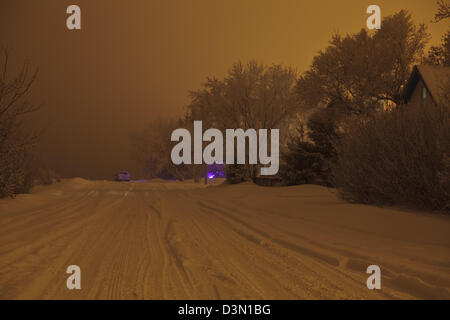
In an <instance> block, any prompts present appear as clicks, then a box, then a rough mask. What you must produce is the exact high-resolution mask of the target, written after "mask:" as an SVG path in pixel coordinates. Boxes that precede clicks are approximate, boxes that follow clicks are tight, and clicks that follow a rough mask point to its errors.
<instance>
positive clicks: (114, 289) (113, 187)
mask: <svg viewBox="0 0 450 320" xmlns="http://www.w3.org/2000/svg"><path fill="white" fill-rule="evenodd" d="M373 264H374V265H378V266H380V268H381V286H382V288H381V290H368V289H367V287H366V280H367V277H368V276H369V275H368V274H366V268H367V267H368V266H369V265H373ZM69 265H78V266H79V267H80V268H81V286H82V288H81V290H68V289H67V287H66V280H67V277H68V276H69V275H68V274H67V273H66V268H67V267H68V266H69ZM0 298H3V299H14V298H26V299H142V298H144V299H316V298H318V299H325V298H331V299H347V298H351V299H360V298H361V299H390V298H446V299H450V218H449V217H445V216H440V215H438V214H427V213H416V212H409V211H401V210H394V209H389V208H377V207H372V206H362V205H355V204H349V203H346V202H344V201H342V200H340V199H338V197H337V196H336V194H335V192H334V191H333V190H329V189H326V188H322V187H318V186H311V185H306V186H297V187H280V188H279V187H277V188H268V187H266V188H265V187H259V186H256V185H253V184H250V183H248V184H242V185H233V186H227V185H219V186H213V187H207V188H205V187H204V186H203V185H202V184H194V183H190V182H185V183H179V182H172V183H165V182H158V181H155V182H144V183H132V182H131V183H117V182H108V181H86V180H82V179H78V178H76V179H70V180H65V181H63V182H61V183H57V184H55V185H52V186H49V187H42V188H40V189H38V190H36V191H35V192H33V193H32V194H30V195H21V196H19V197H18V198H17V199H14V200H11V199H2V200H0Z"/></svg>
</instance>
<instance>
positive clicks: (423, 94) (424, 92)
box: [422, 87, 427, 106]
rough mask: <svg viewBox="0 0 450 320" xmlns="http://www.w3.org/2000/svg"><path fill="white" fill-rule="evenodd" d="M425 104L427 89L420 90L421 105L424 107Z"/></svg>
mask: <svg viewBox="0 0 450 320" xmlns="http://www.w3.org/2000/svg"><path fill="white" fill-rule="evenodd" d="M426 102H427V88H425V87H423V88H422V104H423V105H424V106H425V103H426Z"/></svg>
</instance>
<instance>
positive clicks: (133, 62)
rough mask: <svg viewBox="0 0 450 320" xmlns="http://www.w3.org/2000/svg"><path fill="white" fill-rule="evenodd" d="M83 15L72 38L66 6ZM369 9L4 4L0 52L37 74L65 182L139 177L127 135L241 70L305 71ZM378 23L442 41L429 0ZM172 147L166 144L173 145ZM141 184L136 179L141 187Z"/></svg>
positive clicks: (50, 150)
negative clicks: (409, 23) (416, 28)
mask: <svg viewBox="0 0 450 320" xmlns="http://www.w3.org/2000/svg"><path fill="white" fill-rule="evenodd" d="M69 4H77V5H79V6H80V7H81V10H82V30H81V31H75V32H74V31H68V30H67V28H66V21H65V19H66V16H67V15H66V13H65V12H66V8H67V6H68V5H69ZM369 4H372V3H369V2H365V1H361V0H346V1H332V0H329V1H323V0H322V1H321V0H317V1H302V0H248V1H242V0H216V1H210V0H189V1H187V0H170V1H163V0H133V1H125V0H121V1H119V0H115V1H110V0H96V1H86V0H74V1H61V0H39V1H26V0H2V1H1V2H0V39H1V43H0V45H3V46H6V47H7V48H8V49H9V50H10V55H11V59H13V62H16V63H17V62H23V61H28V62H29V63H30V64H31V65H33V66H36V67H38V68H39V78H38V81H37V83H36V85H35V87H34V91H33V92H34V95H33V99H34V100H35V101H36V102H38V103H42V104H43V106H44V107H43V109H42V110H41V111H40V112H39V114H36V115H34V116H33V117H34V118H33V120H34V125H35V127H36V128H42V127H45V128H46V131H45V134H44V136H43V138H42V142H41V145H40V149H41V152H42V153H43V154H44V155H45V158H46V159H47V160H48V162H49V164H50V165H51V166H52V167H54V168H55V169H56V170H57V171H58V172H60V173H61V174H62V175H63V176H84V177H91V178H110V177H112V175H113V174H114V173H115V172H117V171H120V170H130V171H131V172H132V174H133V175H134V177H136V175H138V172H137V171H136V168H135V167H134V164H133V161H132V160H131V159H130V158H129V156H128V133H129V131H130V130H132V129H135V128H140V127H141V126H143V125H144V124H145V123H146V122H147V121H148V120H150V119H151V118H152V117H156V116H158V115H176V114H182V112H183V107H184V105H185V104H186V103H187V94H188V91H189V90H192V89H196V88H198V87H199V85H200V84H201V83H202V82H203V81H204V79H205V78H206V77H207V76H218V77H222V76H224V75H225V73H226V71H227V70H228V68H229V67H230V66H231V64H232V63H233V62H235V61H238V60H244V61H245V60H249V59H257V60H261V61H263V62H265V63H268V64H269V63H283V64H286V65H292V66H294V67H296V68H297V69H298V70H299V71H304V70H306V69H307V67H308V65H309V64H310V63H311V60H312V58H313V56H314V55H315V54H316V53H317V52H318V51H319V50H321V49H323V48H325V46H326V45H327V42H328V40H329V39H330V37H331V35H332V33H334V32H340V33H347V32H350V33H353V32H357V31H359V29H361V28H363V27H365V24H366V18H367V14H366V8H367V6H368V5H369ZM377 4H378V5H379V6H380V8H381V13H382V16H384V15H388V14H391V13H393V12H395V11H398V10H400V9H402V8H405V9H408V10H409V11H410V12H411V13H412V15H413V18H414V19H415V21H416V22H425V23H427V24H428V26H429V31H430V32H431V34H432V36H433V39H432V42H434V43H437V42H439V41H440V38H441V36H442V35H443V34H444V32H445V29H446V25H445V23H440V24H432V23H430V20H432V18H433V15H434V12H435V11H436V5H435V3H434V2H433V1H429V0H418V1H412V0H389V1H377ZM169 140H170V137H168V141H169ZM136 178H137V177H136Z"/></svg>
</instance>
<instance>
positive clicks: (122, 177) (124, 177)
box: [116, 171, 131, 181]
mask: <svg viewBox="0 0 450 320" xmlns="http://www.w3.org/2000/svg"><path fill="white" fill-rule="evenodd" d="M130 180H131V175H130V173H129V172H127V171H120V172H119V173H117V176H116V181H130Z"/></svg>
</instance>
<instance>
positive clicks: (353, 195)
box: [332, 103, 450, 211]
mask: <svg viewBox="0 0 450 320" xmlns="http://www.w3.org/2000/svg"><path fill="white" fill-rule="evenodd" d="M335 151H336V161H335V162H334V163H333V164H332V176H333V183H334V184H335V186H336V187H337V188H338V190H339V192H340V194H341V195H342V197H343V198H345V199H348V200H352V201H356V202H360V203H371V204H381V205H393V204H398V205H406V206H409V207H415V208H420V209H431V210H445V211H449V210H450V106H449V104H448V103H445V104H443V105H440V106H438V107H436V106H434V105H430V104H428V106H426V107H424V106H420V105H412V104H408V105H403V106H400V107H398V108H397V109H396V110H394V111H391V112H382V113H379V114H376V115H373V116H371V117H370V118H365V119H355V120H352V121H350V122H348V123H347V125H346V126H345V127H344V133H343V134H341V135H340V137H339V140H338V142H337V143H336V145H335Z"/></svg>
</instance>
